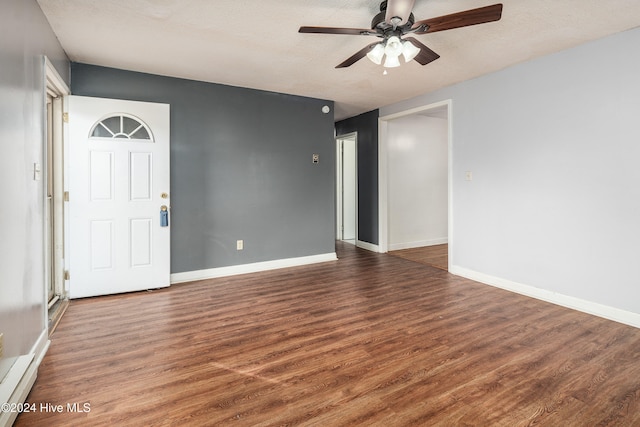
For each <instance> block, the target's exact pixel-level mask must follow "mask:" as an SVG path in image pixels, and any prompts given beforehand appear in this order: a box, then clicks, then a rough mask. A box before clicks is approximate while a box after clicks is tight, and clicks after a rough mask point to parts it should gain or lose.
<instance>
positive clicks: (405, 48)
mask: <svg viewBox="0 0 640 427" xmlns="http://www.w3.org/2000/svg"><path fill="white" fill-rule="evenodd" d="M419 53H420V49H418V48H417V47H416V45H414V44H413V43H411V42H410V41H405V42H402V56H404V60H405V61H406V62H409V61H411V60H412V59H414V58H415V57H416V56H418V54H419Z"/></svg>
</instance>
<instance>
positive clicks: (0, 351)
mask: <svg viewBox="0 0 640 427" xmlns="http://www.w3.org/2000/svg"><path fill="white" fill-rule="evenodd" d="M3 357H4V334H0V359H2V358H3Z"/></svg>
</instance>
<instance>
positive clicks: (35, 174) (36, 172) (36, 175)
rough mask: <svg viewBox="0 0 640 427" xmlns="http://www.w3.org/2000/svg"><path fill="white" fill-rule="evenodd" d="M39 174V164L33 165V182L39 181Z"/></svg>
mask: <svg viewBox="0 0 640 427" xmlns="http://www.w3.org/2000/svg"><path fill="white" fill-rule="evenodd" d="M41 173H42V167H41V166H40V163H34V164H33V180H34V181H40V175H41Z"/></svg>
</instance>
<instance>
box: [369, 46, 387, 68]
mask: <svg viewBox="0 0 640 427" xmlns="http://www.w3.org/2000/svg"><path fill="white" fill-rule="evenodd" d="M383 56H384V46H383V45H382V43H378V44H377V45H375V46H374V48H373V49H371V50H370V51H369V53H367V58H369V59H370V60H371V62H373V63H374V64H378V65H380V64H382V57H383Z"/></svg>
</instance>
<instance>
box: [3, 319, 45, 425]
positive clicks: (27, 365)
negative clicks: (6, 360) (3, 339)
mask: <svg viewBox="0 0 640 427" xmlns="http://www.w3.org/2000/svg"><path fill="white" fill-rule="evenodd" d="M50 344H51V341H49V331H47V329H44V330H43V331H42V332H41V333H40V337H38V340H37V341H36V343H35V345H34V346H33V348H32V349H31V352H30V353H29V354H26V355H23V356H20V357H18V359H17V360H16V361H15V363H14V364H13V366H12V367H11V369H10V370H9V372H8V373H7V375H6V376H5V377H4V379H3V380H2V383H0V404H2V403H8V404H9V405H18V404H20V403H24V401H25V400H26V399H27V396H28V395H29V392H30V391H31V387H33V383H34V382H35V381H36V377H37V376H38V367H39V366H40V363H41V362H42V359H44V356H45V354H46V353H47V350H48V349H49V345H50ZM17 416H18V414H17V412H5V411H0V426H2V427H4V426H10V425H12V424H13V422H14V421H15V419H16V417H17Z"/></svg>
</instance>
